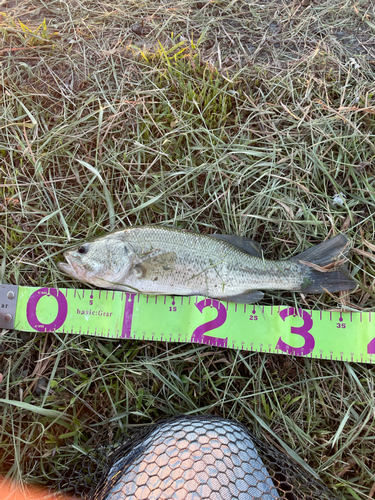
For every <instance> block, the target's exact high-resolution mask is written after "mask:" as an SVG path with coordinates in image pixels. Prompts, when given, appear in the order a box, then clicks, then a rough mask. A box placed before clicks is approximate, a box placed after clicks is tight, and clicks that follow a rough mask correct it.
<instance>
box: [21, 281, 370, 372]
mask: <svg viewBox="0 0 375 500" xmlns="http://www.w3.org/2000/svg"><path fill="white" fill-rule="evenodd" d="M15 328H16V329H18V330H23V331H38V332H44V331H45V332H47V331H51V332H52V331H56V332H61V333H72V334H80V335H91V336H97V337H106V338H112V339H134V340H155V341H157V340H159V341H168V342H193V343H202V344H208V345H214V346H218V347H223V348H232V349H244V350H250V351H259V352H273V353H280V354H289V355H295V356H308V357H312V358H320V359H334V360H341V361H358V362H363V363H375V329H374V328H373V326H372V322H371V313H341V312H329V311H306V310H302V309H298V310H295V309H294V308H290V307H284V308H283V307H274V306H259V305H256V304H252V305H245V304H232V303H226V302H221V301H219V300H216V299H205V298H202V297H169V296H148V295H134V294H129V293H123V292H113V291H106V290H74V289H55V288H31V287H19V290H18V300H17V309H16V323H15Z"/></svg>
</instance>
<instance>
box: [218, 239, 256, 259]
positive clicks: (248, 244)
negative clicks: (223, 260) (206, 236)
mask: <svg viewBox="0 0 375 500" xmlns="http://www.w3.org/2000/svg"><path fill="white" fill-rule="evenodd" d="M210 236H211V237H212V238H216V239H217V240H223V241H227V242H228V243H230V244H231V245H233V246H235V247H237V248H239V249H240V250H242V251H243V252H245V253H248V254H249V255H253V256H254V257H260V258H262V249H261V247H260V245H259V243H258V242H256V241H254V240H250V239H249V238H246V237H245V236H236V235H231V234H211V235H210Z"/></svg>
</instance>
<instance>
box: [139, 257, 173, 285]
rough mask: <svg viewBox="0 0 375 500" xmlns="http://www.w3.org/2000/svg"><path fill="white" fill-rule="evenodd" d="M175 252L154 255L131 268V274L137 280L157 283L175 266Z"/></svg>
mask: <svg viewBox="0 0 375 500" xmlns="http://www.w3.org/2000/svg"><path fill="white" fill-rule="evenodd" d="M176 257H177V256H176V254H175V252H165V253H160V254H158V255H154V256H152V257H149V258H145V259H144V260H143V259H141V261H140V262H139V263H138V264H136V265H135V266H134V267H133V268H132V274H133V275H134V276H136V277H137V278H143V279H148V280H152V281H157V280H158V279H159V278H160V277H163V278H166V276H168V274H169V273H171V272H172V271H173V270H174V268H175V265H176Z"/></svg>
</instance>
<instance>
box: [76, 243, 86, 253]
mask: <svg viewBox="0 0 375 500" xmlns="http://www.w3.org/2000/svg"><path fill="white" fill-rule="evenodd" d="M87 250H88V248H87V246H85V245H81V246H80V247H79V248H78V253H82V254H83V253H87Z"/></svg>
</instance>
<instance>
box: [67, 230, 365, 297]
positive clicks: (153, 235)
mask: <svg viewBox="0 0 375 500" xmlns="http://www.w3.org/2000/svg"><path fill="white" fill-rule="evenodd" d="M348 243H349V241H348V238H347V237H346V236H344V235H343V234H339V235H338V236H336V237H334V238H332V239H330V240H327V241H325V242H323V243H320V244H319V245H316V246H314V247H312V248H309V249H308V250H306V251H305V252H303V253H301V254H300V255H298V256H296V257H293V258H291V259H288V260H280V261H271V260H266V259H264V258H263V256H262V252H261V249H260V247H259V245H258V244H257V243H256V242H254V241H252V240H249V239H247V238H244V237H240V236H229V235H218V234H217V235H212V236H208V235H202V234H197V233H191V232H188V231H184V230H180V229H175V228H170V227H164V226H156V225H155V226H138V227H131V228H127V229H124V230H121V231H117V232H115V233H111V234H108V235H106V236H103V237H101V238H98V239H97V240H94V241H91V242H87V243H84V244H82V245H80V246H79V247H77V248H75V249H73V250H69V251H67V252H65V253H64V257H65V259H66V262H67V263H59V266H60V269H62V271H64V272H65V273H66V274H68V275H70V276H72V277H73V278H76V279H77V280H80V281H84V282H86V283H90V284H92V285H95V286H98V287H101V288H107V289H113V290H123V291H126V292H133V293H138V292H140V293H146V294H155V295H203V296H206V297H211V298H216V299H222V300H226V301H231V302H237V303H248V304H250V303H253V302H257V301H258V300H260V299H261V298H262V297H263V293H262V292H261V291H260V290H290V291H294V292H303V293H322V292H324V291H327V290H328V291H330V292H337V291H339V290H350V289H352V288H355V287H356V282H355V281H354V280H353V279H352V278H351V277H350V275H349V274H348V271H346V270H345V269H344V268H343V267H342V264H343V262H344V261H345V255H346V253H347V247H348ZM323 268H324V269H323Z"/></svg>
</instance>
